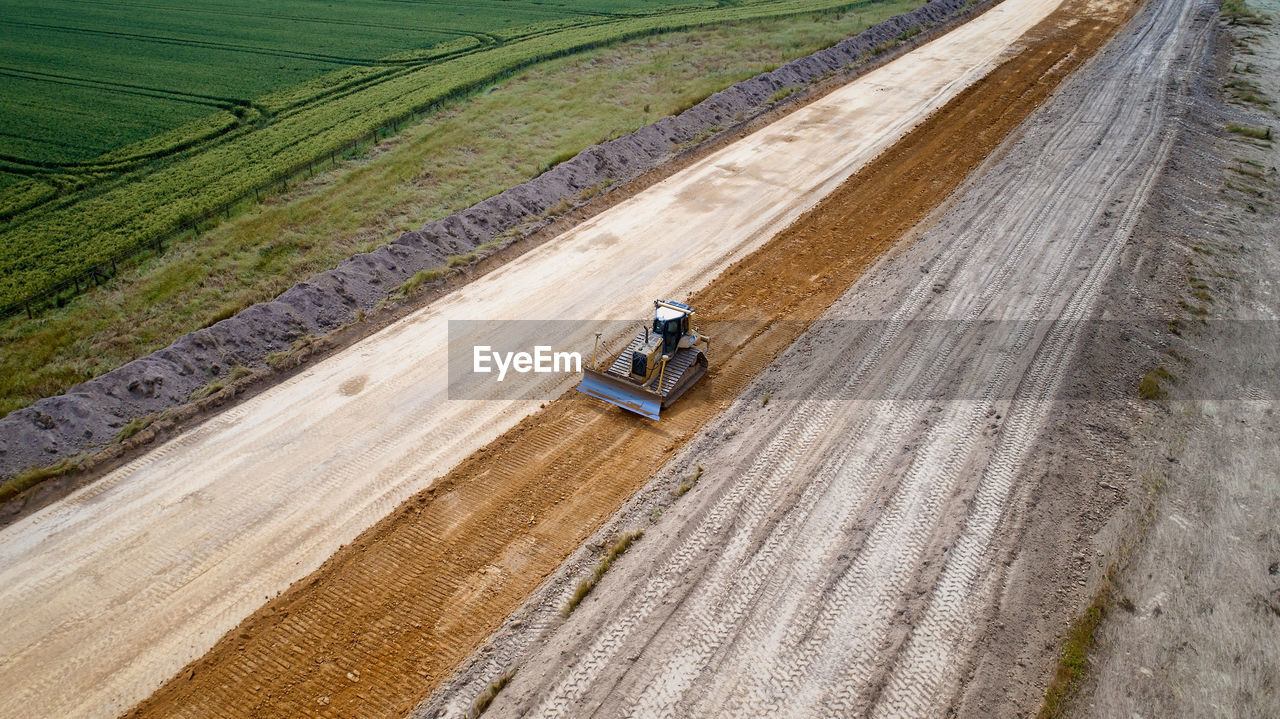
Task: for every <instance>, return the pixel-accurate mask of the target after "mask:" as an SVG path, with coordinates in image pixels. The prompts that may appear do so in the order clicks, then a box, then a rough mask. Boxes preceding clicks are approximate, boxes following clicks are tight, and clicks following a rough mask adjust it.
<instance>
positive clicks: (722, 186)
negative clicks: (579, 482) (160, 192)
mask: <svg viewBox="0 0 1280 719" xmlns="http://www.w3.org/2000/svg"><path fill="white" fill-rule="evenodd" d="M1054 5H1055V3H1054V2H1052V0H1008V1H1007V2H1006V3H1004V4H1003V5H1001V6H1000V7H998V8H996V9H995V10H993V11H991V12H988V13H986V14H984V15H983V16H981V17H980V18H978V19H976V20H974V21H973V22H971V23H969V24H968V25H966V26H963V27H961V28H960V29H958V30H956V31H954V32H952V33H950V34H948V35H946V36H944V37H943V38H941V39H939V40H937V41H935V42H933V43H930V44H929V45H926V46H925V47H923V48H921V49H920V50H917V51H916V52H913V53H911V54H910V55H908V56H905V57H903V58H901V59H899V60H897V61H895V62H893V63H891V64H889V65H887V66H885V67H883V68H881V69H879V70H877V71H874V72H873V73H870V74H868V75H867V76H865V77H863V78H861V79H860V80H858V81H856V82H855V83H852V84H850V85H849V86H848V87H846V88H844V89H841V90H838V91H836V92H833V93H832V94H830V95H829V96H827V97H826V98H824V99H823V100H820V101H818V102H815V103H813V104H812V105H810V106H808V107H806V108H804V109H802V110H800V111H797V112H796V113H794V114H793V115H791V116H788V117H787V118H785V119H784V120H782V121H780V122H779V123H776V124H775V125H773V126H770V127H769V128H766V129H765V130H763V131H761V132H758V133H756V134H754V135H751V136H749V137H747V138H745V139H744V140H742V141H741V142H739V143H735V144H734V145H732V146H730V147H728V148H726V149H725V150H723V151H721V152H718V153H716V154H714V155H712V156H710V157H708V158H707V159H705V160H704V161H702V162H699V163H697V164H695V165H694V166H692V167H690V168H688V169H687V170H685V171H683V172H681V173H679V174H677V175H675V176H673V177H672V178H670V179H668V180H667V181H664V182H662V183H660V184H658V185H656V186H655V187H653V188H651V189H650V190H648V191H646V192H644V193H642V194H640V195H637V196H636V197H634V198H632V199H631V200H629V201H627V202H625V203H622V204H620V205H619V206H617V207H615V208H614V209H612V210H610V211H608V212H606V213H604V214H602V215H600V216H598V217H597V218H595V219H594V220H592V221H591V222H589V223H586V224H585V225H583V226H581V227H579V228H577V229H576V230H574V231H572V232H570V233H567V234H566V235H564V236H562V237H561V238H558V239H556V240H554V241H552V242H549V243H547V244H546V245H544V246H543V247H540V248H539V249H537V250H535V251H533V252H530V253H529V254H528V255H526V256H524V257H522V258H520V259H519V260H518V261H516V262H513V263H512V264H510V265H508V266H507V267H505V268H503V269H501V270H499V271H496V272H494V273H492V274H491V275H488V276H486V277H484V278H482V279H480V280H478V281H476V282H474V283H472V284H470V285H468V286H467V287H465V288H463V289H461V290H459V291H458V292H456V293H454V294H451V295H449V296H447V297H446V298H443V299H442V300H441V301H440V302H437V303H435V304H433V305H432V306H430V307H428V308H426V309H424V310H423V311H421V312H419V313H417V314H415V315H413V316H411V317H409V318H407V319H406V320H404V321H402V322H400V323H398V324H396V325H394V326H392V327H390V328H388V329H387V330H386V331H384V332H382V333H380V334H378V335H376V336H374V337H372V338H370V339H369V340H367V341H365V342H362V343H360V344H359V345H356V346H355V347H353V348H351V349H350V350H348V351H346V352H343V353H342V354H340V355H338V356H335V357H333V358H331V359H329V360H326V361H324V362H322V363H320V364H318V365H317V366H315V367H313V368H311V369H310V370H308V371H306V372H305V373H303V374H301V375H299V376H297V377H295V378H293V379H291V380H290V381H288V382H286V383H283V384H282V385H280V386H279V387H277V388H274V389H273V390H270V391H268V392H265V393H263V394H262V395H260V396H258V397H255V398H254V399H252V400H250V401H248V402H246V403H245V404H243V405H241V406H239V407H236V408H235V409H233V410H231V411H229V412H227V413H225V414H224V415H221V416H219V417H218V418H215V419H213V420H211V421H209V422H207V423H205V424H204V425H202V426H200V427H198V428H196V429H194V430H193V431H191V432H188V433H186V434H184V435H183V436H181V437H179V438H178V439H176V440H174V441H172V442H170V443H168V444H166V445H164V446H162V447H160V448H159V449H157V450H156V451H154V452H152V453H151V454H149V455H147V456H145V457H143V458H141V459H139V460H137V461H135V462H133V463H131V464H129V465H127V466H126V467H124V468H122V469H120V470H119V471H116V472H114V473H112V474H111V475H109V476H108V477H106V478H104V479H102V480H101V481H99V482H98V483H96V484H94V485H93V486H91V487H88V488H86V489H85V490H84V491H81V492H78V493H76V494H73V495H72V496H70V497H68V498H67V499H66V500H63V501H60V502H58V503H56V504H54V505H51V506H50V507H47V508H46V509H44V510H42V511H40V512H38V513H37V514H34V515H32V516H30V517H27V518H26V519H24V520H22V521H20V522H18V523H15V524H14V525H12V526H11V527H9V528H7V529H6V530H5V531H4V532H3V537H4V543H3V545H0V612H2V613H3V614H4V615H5V616H7V617H17V618H20V619H17V620H11V621H10V625H9V630H8V631H6V632H5V633H4V634H3V636H0V657H3V659H2V660H0V687H3V689H0V716H30V715H31V714H33V713H34V714H38V715H48V716H92V717H110V716H114V715H116V714H118V713H119V712H121V711H123V710H125V709H127V708H128V707H129V706H131V705H132V704H134V703H135V702H136V701H138V700H139V699H142V698H144V697H145V696H146V695H147V694H149V693H150V692H151V691H152V690H153V689H154V688H155V687H157V686H159V685H160V684H161V683H162V682H163V681H164V680H165V679H167V678H169V677H170V676H172V675H173V674H174V673H175V672H176V671H177V670H178V669H179V668H180V667H182V666H183V665H184V664H186V663H187V662H189V661H191V660H192V659H195V658H196V657H199V656H200V655H201V654H203V653H204V652H205V651H206V650H208V649H209V647H211V646H213V644H214V643H215V642H216V641H217V640H218V639H219V637H221V636H223V635H224V634H225V633H226V632H227V631H228V630H230V629H231V628H233V627H235V626H236V625H237V624H238V623H239V622H240V621H241V620H242V619H243V618H244V617H245V616H246V615H248V614H249V613H251V612H252V611H253V610H254V609H256V608H257V607H259V606H260V605H261V604H262V603H263V601H264V600H266V599H268V598H269V597H271V596H274V595H275V594H277V593H279V592H281V591H282V590H283V589H285V588H286V587H288V586H289V585H290V583H292V582H294V581H295V580H297V579H299V578H301V577H304V576H306V575H307V574H308V573H310V572H312V571H313V570H314V569H316V567H318V566H319V565H320V564H321V562H323V561H324V560H325V558H327V557H329V556H330V555H331V554H333V553H334V552H335V551H336V550H337V549H338V548H339V547H341V546H342V545H343V544H346V543H348V542H351V541H352V539H353V538H355V537H356V536H357V535H358V534H360V532H361V531H362V530H365V529H366V528H367V527H369V526H370V525H371V524H373V523H374V522H376V521H377V520H378V519H379V518H381V517H383V516H385V515H386V514H387V513H388V512H390V511H391V510H392V509H393V508H395V507H396V506H397V505H398V504H400V503H401V502H402V501H403V500H404V499H406V498H408V497H410V496H411V495H413V494H414V493H415V492H418V491H420V490H422V489H423V488H424V487H427V486H429V485H430V484H431V483H432V482H433V481H434V480H435V479H436V478H437V477H440V476H441V475H442V474H443V473H444V472H445V471H446V470H447V469H448V468H449V467H452V466H454V465H455V464H457V463H458V462H459V461H460V460H462V459H463V458H464V457H466V456H467V455H468V454H470V453H471V452H472V451H473V450H475V449H477V448H479V447H481V446H484V445H485V444H486V443H488V442H489V441H491V440H492V439H494V438H495V437H497V436H498V435H500V434H501V433H502V432H503V431H504V430H506V429H507V428H509V427H511V426H512V425H514V424H516V423H517V422H518V421H519V420H520V419H521V417H523V416H525V415H527V414H528V413H530V412H531V411H533V410H535V409H536V405H530V404H527V403H522V404H516V403H510V402H500V401H493V402H462V403H450V402H447V401H446V399H445V379H444V371H443V368H444V364H445V362H444V351H445V348H444V343H445V331H446V330H445V327H446V321H447V320H448V319H450V318H466V319H475V318H530V319H544V318H549V317H582V316H583V315H584V314H587V315H591V316H596V317H600V318H601V320H607V319H609V318H610V316H617V317H630V316H631V315H632V314H633V313H634V312H636V311H637V310H636V308H643V307H644V306H645V303H646V302H647V301H648V300H649V299H651V298H652V297H653V296H656V295H669V296H681V295H687V294H689V293H690V292H692V291H694V290H695V289H696V288H698V287H699V286H700V285H701V284H702V283H704V282H705V281H706V279H708V278H710V277H713V276H715V274H716V273H717V272H719V271H721V270H723V269H724V268H726V267H728V266H729V265H730V264H731V263H733V262H734V261H736V260H738V259H740V258H742V257H744V256H746V255H747V254H748V253H750V252H751V251H752V250H754V249H756V248H758V247H759V246H760V245H761V244H762V243H764V242H765V241H766V240H768V239H769V238H770V237H772V236H773V235H774V233H776V232H777V231H778V230H779V229H781V228H783V227H785V226H786V225H787V224H789V223H790V222H791V221H793V220H794V219H795V218H796V217H798V216H799V215H800V214H801V213H802V212H804V211H805V210H806V209H808V208H809V207H811V206H812V205H813V204H814V203H815V202H816V201H817V200H818V199H819V198H821V197H822V196H823V195H824V194H826V193H828V192H829V191H830V190H831V189H833V188H834V187H836V186H837V185H839V184H840V183H841V182H842V181H844V180H845V179H846V178H847V177H848V176H849V175H851V174H852V173H853V172H854V171H855V170H857V169H858V167H859V166H861V165H863V164H864V163H866V162H867V161H868V160H869V159H871V158H872V157H874V156H875V155H877V154H878V153H879V152H881V151H882V150H883V149H884V148H885V147H887V146H889V145H890V144H892V143H893V142H894V141H896V140H897V139H899V138H900V137H902V135H903V134H904V133H906V132H907V131H908V130H910V129H911V127H912V126H913V125H915V124H917V123H919V122H920V121H921V120H922V119H923V118H924V117H925V116H926V115H927V114H928V113H929V112H930V111H932V110H934V109H936V108H938V107H940V106H942V105H943V104H944V103H946V102H947V101H948V100H949V99H951V98H953V97H955V96H956V95H957V94H958V93H960V92H961V91H962V90H963V89H964V88H965V87H966V86H968V85H970V84H971V83H973V82H974V81H975V80H977V79H978V78H980V77H982V76H983V75H985V74H986V73H987V72H988V71H989V70H990V69H991V68H992V67H993V66H994V65H995V64H996V63H997V61H998V59H999V57H1000V55H1001V53H1002V52H1003V51H1004V49H1005V48H1006V47H1007V46H1008V45H1009V43H1011V42H1012V41H1013V40H1014V39H1015V38H1017V37H1018V36H1019V35H1020V34H1021V33H1022V32H1023V31H1025V30H1026V29H1027V28H1028V27H1030V26H1032V25H1034V24H1035V22H1036V21H1038V20H1039V19H1040V18H1042V17H1043V16H1044V15H1046V14H1047V13H1048V12H1049V11H1050V10H1051V9H1052V8H1053V6H1054ZM832 147H839V148H840V151H839V152H832V151H831V148H832ZM708 190H714V191H713V192H708ZM709 209H712V210H715V211H714V212H709V211H708V210H709ZM601 238H608V239H609V240H610V241H608V242H602V241H601ZM583 308H590V310H588V311H584V310H583ZM596 308H599V309H598V310H597V309H596ZM580 332H581V333H582V334H583V335H585V336H583V337H566V338H564V341H565V343H568V344H572V343H574V342H576V343H577V344H579V345H583V346H585V345H586V344H587V343H588V338H589V332H590V325H589V324H584V325H582V326H581V330H580ZM441 437H448V438H450V441H448V442H441V441H439V439H440V438H441ZM615 506H616V505H615ZM602 511H603V512H604V514H607V513H608V511H611V509H609V508H607V506H606V508H604V509H603V510H602ZM473 642H474V639H465V640H462V643H461V645H460V646H461V647H462V648H463V649H465V648H466V647H468V646H470V643H473ZM331 659H332V657H331ZM281 664H282V663H280V662H276V663H275V664H270V663H268V664H264V666H262V667H259V668H256V671H257V672H265V671H267V670H268V667H274V669H273V670H280V669H281V666H277V665H281ZM321 664H322V665H323V663H321ZM283 666H284V670H287V669H288V663H283ZM253 675H254V671H249V672H246V673H245V674H243V675H241V676H240V680H239V681H241V682H249V681H250V680H249V679H248V677H251V676H253ZM233 686H238V684H236V683H234V682H233ZM367 686H368V685H367V684H366V685H365V687H367ZM240 688H241V689H244V688H245V687H240ZM314 698H315V697H311V699H314ZM260 699H261V697H260ZM217 703H218V702H215V704H217ZM393 704H394V703H393ZM209 706H213V705H212V704H211V705H209ZM389 706H391V705H389ZM222 707H223V708H222V709H221V710H219V712H217V713H221V712H226V713H228V714H230V715H236V714H242V711H240V710H239V709H237V708H236V706H235V705H234V704H222ZM328 711H332V712H333V713H335V714H336V713H340V712H341V711H342V710H341V708H340V707H339V706H337V705H336V704H335V705H333V708H332V709H331V710H328ZM392 711H393V710H392ZM281 712H282V713H286V714H288V713H290V711H289V710H284V709H282V710H281Z"/></svg>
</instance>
